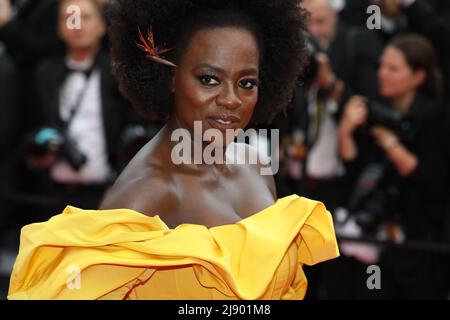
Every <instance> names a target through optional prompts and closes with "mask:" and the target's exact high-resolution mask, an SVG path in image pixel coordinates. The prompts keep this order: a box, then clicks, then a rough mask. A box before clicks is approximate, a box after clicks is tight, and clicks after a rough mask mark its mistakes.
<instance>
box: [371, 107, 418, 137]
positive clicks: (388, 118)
mask: <svg viewBox="0 0 450 320" xmlns="http://www.w3.org/2000/svg"><path fill="white" fill-rule="evenodd" d="M366 104H367V109H368V114H367V124H368V125H369V127H373V126H375V125H378V126H383V127H386V128H388V129H391V130H392V131H394V132H395V133H396V134H397V135H398V136H399V137H400V139H401V140H402V141H411V140H413V139H414V136H415V134H414V130H413V129H414V126H413V125H412V124H411V122H410V120H409V119H408V117H407V116H405V114H404V113H402V112H400V111H398V110H395V109H394V108H391V107H388V106H386V105H384V104H381V103H379V102H376V101H373V100H367V102H366Z"/></svg>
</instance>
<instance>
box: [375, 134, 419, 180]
mask: <svg viewBox="0 0 450 320" xmlns="http://www.w3.org/2000/svg"><path fill="white" fill-rule="evenodd" d="M371 134H372V136H373V137H374V138H375V142H376V143H377V144H378V145H379V146H380V147H381V148H382V149H383V150H384V151H385V152H386V155H387V156H388V158H389V160H390V161H391V162H392V164H393V165H394V166H395V168H396V169H397V171H398V172H399V173H400V175H402V176H403V177H408V176H409V175H411V173H412V172H413V171H414V170H415V169H416V168H417V166H418V164H419V160H418V158H417V156H416V155H415V154H413V153H412V152H410V151H409V150H408V149H407V148H406V147H405V146H404V145H402V143H401V142H400V139H399V138H398V136H397V135H396V134H395V133H394V132H392V131H391V130H389V129H387V128H385V127H382V126H375V127H373V128H372V129H371Z"/></svg>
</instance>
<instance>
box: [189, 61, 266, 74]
mask: <svg viewBox="0 0 450 320" xmlns="http://www.w3.org/2000/svg"><path fill="white" fill-rule="evenodd" d="M201 68H207V69H211V70H214V71H215V72H217V73H226V72H225V70H223V69H222V68H220V67H216V66H213V65H211V64H208V63H201V64H199V65H197V66H195V67H194V70H197V69H201ZM239 73H240V74H248V73H251V74H258V69H256V68H248V69H244V70H240V71H239Z"/></svg>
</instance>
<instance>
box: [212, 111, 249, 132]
mask: <svg viewBox="0 0 450 320" xmlns="http://www.w3.org/2000/svg"><path fill="white" fill-rule="evenodd" d="M206 120H207V121H208V123H209V125H210V126H211V127H212V128H215V129H219V130H221V131H224V130H236V129H239V128H240V126H239V125H240V122H241V119H239V117H237V116H233V115H214V116H210V117H208V118H207V119H206Z"/></svg>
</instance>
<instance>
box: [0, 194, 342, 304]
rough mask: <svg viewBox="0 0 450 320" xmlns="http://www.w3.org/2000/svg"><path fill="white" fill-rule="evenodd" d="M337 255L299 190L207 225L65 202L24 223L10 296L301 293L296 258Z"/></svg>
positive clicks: (314, 206)
mask: <svg viewBox="0 0 450 320" xmlns="http://www.w3.org/2000/svg"><path fill="white" fill-rule="evenodd" d="M338 256H339V250H338V246H337V241H336V237H335V233H334V228H333V222H332V218H331V215H330V213H329V212H328V211H327V210H326V209H325V207H324V206H323V204H321V203H319V202H316V201H312V200H309V199H306V198H302V197H299V196H297V195H292V196H289V197H285V198H282V199H279V200H278V201H277V202H276V203H275V204H274V205H272V206H270V207H268V208H267V209H265V210H263V211H260V212H258V213H256V214H254V215H252V216H250V217H248V218H246V219H243V220H241V221H239V222H237V223H235V224H230V225H223V226H218V227H213V228H207V227H205V226H203V225H196V224H182V225H180V226H178V227H176V228H175V229H169V228H168V226H167V225H166V224H165V223H164V222H163V221H162V220H161V219H160V218H159V216H154V217H148V216H146V215H143V214H141V213H138V212H135V211H132V210H127V209H120V210H81V209H77V208H74V207H70V206H69V207H67V208H66V209H65V210H64V212H63V213H62V214H60V215H57V216H54V217H53V218H51V219H50V220H49V221H47V222H44V223H36V224H31V225H28V226H25V227H24V228H23V229H22V233H21V243H20V250H19V255H18V257H17V259H16V262H15V265H14V269H13V273H12V276H11V280H10V288H9V295H8V299H83V300H85V299H89V300H90V299H302V298H303V297H304V295H305V293H306V288H307V280H306V277H305V275H304V273H303V270H302V266H303V264H307V265H313V264H316V263H319V262H322V261H325V260H329V259H332V258H336V257H338Z"/></svg>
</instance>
